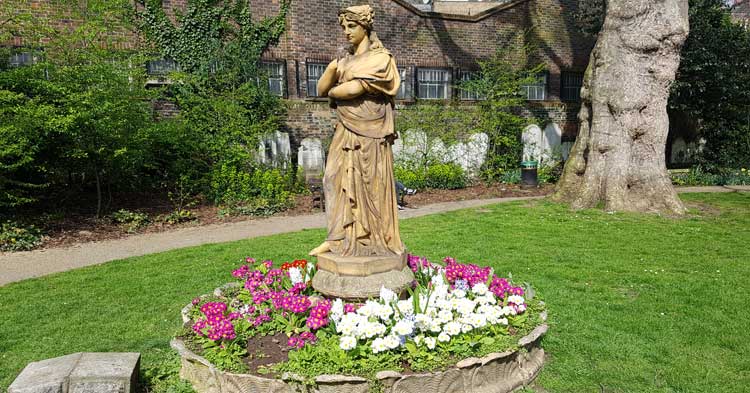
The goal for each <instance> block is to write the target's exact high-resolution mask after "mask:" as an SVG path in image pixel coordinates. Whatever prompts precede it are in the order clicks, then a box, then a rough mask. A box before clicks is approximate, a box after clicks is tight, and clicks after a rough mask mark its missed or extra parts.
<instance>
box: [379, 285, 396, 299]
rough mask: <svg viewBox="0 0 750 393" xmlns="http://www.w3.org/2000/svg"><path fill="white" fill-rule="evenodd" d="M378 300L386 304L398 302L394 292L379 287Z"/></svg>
mask: <svg viewBox="0 0 750 393" xmlns="http://www.w3.org/2000/svg"><path fill="white" fill-rule="evenodd" d="M380 300H382V301H384V302H386V303H391V302H395V301H396V300H398V295H396V292H393V291H391V290H390V289H388V288H386V287H385V286H381V287H380Z"/></svg>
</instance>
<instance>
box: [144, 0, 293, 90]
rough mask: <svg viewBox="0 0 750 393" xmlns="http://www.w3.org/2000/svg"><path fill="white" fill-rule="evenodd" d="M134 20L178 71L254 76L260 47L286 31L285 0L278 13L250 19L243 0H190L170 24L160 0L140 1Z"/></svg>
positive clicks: (250, 14) (267, 45)
mask: <svg viewBox="0 0 750 393" xmlns="http://www.w3.org/2000/svg"><path fill="white" fill-rule="evenodd" d="M141 5H142V6H143V7H142V9H141V10H140V11H139V12H138V13H137V24H138V27H139V29H140V30H141V31H142V32H143V33H144V34H145V35H146V37H147V38H148V39H149V40H150V41H151V42H153V43H154V44H155V45H156V46H157V47H158V48H159V50H160V51H161V53H162V54H163V55H164V56H166V57H169V58H171V59H173V60H175V61H176V62H177V63H178V64H179V65H180V67H181V69H182V70H183V71H186V72H190V73H206V72H208V73H210V74H212V75H216V74H217V72H216V71H217V70H220V71H221V72H219V73H218V74H219V75H223V76H225V77H226V76H232V77H235V78H237V79H239V80H241V81H249V80H251V79H253V78H255V76H256V73H257V65H258V61H259V60H260V57H261V55H262V54H263V51H265V50H266V49H267V48H268V47H269V46H270V45H273V44H275V43H277V42H278V40H279V38H280V37H281V35H282V34H283V33H284V31H285V29H286V16H287V13H288V11H289V5H290V0H282V1H281V3H280V9H279V13H278V14H277V15H276V16H274V17H271V18H264V19H262V20H261V21H258V22H254V21H253V18H252V13H251V11H250V8H249V5H248V2H247V1H243V0H192V1H189V2H188V5H187V9H186V10H185V12H184V13H181V14H178V15H177V17H176V22H177V23H176V24H175V23H173V22H172V20H171V19H170V18H169V16H168V15H167V14H166V13H165V12H164V9H163V7H162V0H141Z"/></svg>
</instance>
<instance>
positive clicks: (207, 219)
mask: <svg viewBox="0 0 750 393" xmlns="http://www.w3.org/2000/svg"><path fill="white" fill-rule="evenodd" d="M552 189H553V186H552V185H545V186H541V187H539V188H533V189H528V190H523V189H521V188H520V187H519V186H518V185H514V184H495V185H485V184H479V185H474V186H471V187H467V188H464V189H460V190H435V189H426V190H418V192H417V194H416V195H409V196H406V197H405V200H404V202H405V206H406V207H407V208H412V209H418V208H420V207H423V206H426V205H430V204H433V203H439V202H452V201H463V200H471V199H489V198H501V197H503V198H504V197H523V196H539V195H547V194H549V193H551V192H552ZM118 199H119V200H121V201H123V202H122V203H120V204H119V205H118V207H117V208H111V209H110V211H116V210H118V209H121V208H123V209H128V210H130V211H134V212H143V213H147V214H148V215H149V218H150V222H149V224H147V225H146V226H144V227H142V228H139V229H138V230H137V231H136V233H155V232H164V231H169V230H173V229H177V228H185V227H194V226H204V225H211V224H222V223H230V222H239V221H248V220H257V219H260V218H262V217H257V216H222V215H220V214H219V213H220V210H219V208H218V207H216V206H214V205H210V204H203V205H198V206H195V207H193V208H191V209H190V211H191V212H192V214H193V216H194V217H195V219H194V220H191V221H187V222H183V223H179V224H169V223H167V222H165V221H164V217H166V216H167V215H168V214H169V213H171V212H172V206H171V205H170V203H169V201H165V200H158V199H153V198H150V197H148V196H142V195H130V196H125V197H124V198H122V197H118ZM321 211H322V210H321V209H320V203H319V201H317V200H315V201H314V200H313V197H312V196H311V195H298V196H297V197H296V201H295V205H294V207H292V208H291V209H288V210H285V211H283V212H280V213H277V214H275V216H298V215H305V214H313V213H319V212H321ZM32 215H34V214H32ZM35 216H37V218H36V220H32V221H37V226H39V227H41V228H43V230H44V232H45V233H46V235H45V236H44V238H43V244H42V248H56V247H66V246H71V245H74V244H79V243H86V242H94V241H102V240H112V239H120V238H124V237H127V236H129V235H131V234H132V233H129V232H127V230H126V229H125V228H124V227H123V226H122V225H120V224H118V223H116V222H114V221H113V220H112V219H111V218H109V217H107V216H105V217H102V218H97V217H96V215H95V214H94V213H92V212H90V211H75V210H68V211H67V212H65V213H59V214H45V215H42V214H36V215H35Z"/></svg>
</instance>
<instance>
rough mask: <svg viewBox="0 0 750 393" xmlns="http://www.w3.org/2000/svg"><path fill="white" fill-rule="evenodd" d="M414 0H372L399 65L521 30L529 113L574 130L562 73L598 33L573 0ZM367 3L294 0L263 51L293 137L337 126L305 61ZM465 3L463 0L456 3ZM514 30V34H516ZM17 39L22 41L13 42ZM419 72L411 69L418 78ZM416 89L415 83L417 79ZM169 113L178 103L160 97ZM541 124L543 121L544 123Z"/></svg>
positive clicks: (129, 40) (326, 132)
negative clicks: (278, 68) (445, 8)
mask: <svg viewBox="0 0 750 393" xmlns="http://www.w3.org/2000/svg"><path fill="white" fill-rule="evenodd" d="M9 1H11V2H18V4H19V5H18V7H26V9H28V10H30V11H31V12H33V13H34V14H35V15H37V16H39V17H40V18H42V19H44V18H46V19H48V20H50V21H51V22H52V23H53V24H56V25H59V26H61V27H66V26H69V25H70V26H72V25H75V24H76V23H78V22H80V21H76V20H71V19H66V18H65V17H64V15H65V12H64V10H61V9H59V8H55V7H53V6H51V4H52V2H51V0H46V1H34V0H31V1H26V0H9ZM186 1H187V0H163V4H164V7H165V9H166V10H167V13H168V14H169V15H171V16H174V14H175V11H176V10H182V9H184V8H185V6H186ZM248 1H249V2H250V4H251V9H252V11H253V15H254V17H255V18H256V19H260V18H263V17H268V16H273V15H276V14H277V13H278V11H279V0H248ZM409 1H410V0H370V1H367V2H366V3H369V4H370V5H371V6H372V7H373V8H374V9H375V31H376V32H377V33H378V35H379V37H380V39H381V40H382V41H383V43H384V45H385V46H386V47H387V48H388V49H389V50H390V51H391V52H392V53H393V55H394V57H395V58H396V60H397V62H398V64H399V67H409V69H411V70H415V69H416V68H418V67H438V68H446V69H450V70H451V71H453V72H454V73H455V72H457V71H459V70H476V69H477V68H478V61H480V60H482V59H487V58H489V57H490V56H492V55H493V54H494V53H495V51H496V50H497V49H498V48H500V47H511V48H513V47H520V46H521V45H523V42H522V41H520V40H519V39H517V37H519V35H518V34H517V33H518V32H524V31H526V32H528V35H527V36H528V38H529V39H530V40H532V41H533V42H535V43H536V45H537V46H538V48H539V51H538V53H539V59H538V60H539V61H541V62H543V63H545V64H546V66H547V69H548V71H549V74H548V88H547V100H545V101H543V102H530V103H529V107H528V112H527V113H529V114H534V116H535V117H536V118H538V119H542V120H543V121H555V122H558V124H560V126H561V127H562V128H563V129H564V130H565V131H566V138H573V137H574V135H575V133H576V131H577V120H576V114H577V111H578V105H577V104H576V103H566V102H562V101H561V100H560V83H561V80H560V75H561V72H579V73H582V72H583V71H584V70H585V68H586V66H587V64H588V57H589V53H590V51H591V48H592V47H593V44H594V42H593V40H591V39H590V38H587V37H585V36H582V35H580V34H578V33H576V29H575V28H574V19H573V14H574V12H575V11H576V7H577V1H576V0H513V1H508V2H505V3H502V4H500V5H498V6H497V7H496V8H494V9H492V10H488V11H485V12H483V13H481V14H479V15H474V16H469V15H445V14H439V13H435V12H422V11H419V10H418V9H416V8H414V6H412V5H411V4H409ZM362 3H365V1H363V0H294V1H292V3H291V10H290V13H289V15H288V19H287V31H286V32H285V34H284V36H283V37H282V39H281V41H280V43H279V44H278V45H276V46H274V47H273V48H270V50H269V51H268V52H267V53H266V54H265V55H264V57H265V58H266V59H270V60H274V59H275V60H283V61H284V63H285V65H286V92H285V96H286V97H287V98H288V100H287V106H288V114H289V115H288V122H287V124H288V125H287V128H288V130H289V132H290V133H291V137H292V144H293V145H296V144H297V143H299V141H300V140H301V139H302V138H304V137H307V136H317V137H321V138H323V139H325V138H326V137H328V136H330V135H331V133H332V132H333V124H334V122H335V118H334V114H333V111H331V110H330V109H329V108H328V105H327V102H326V101H325V100H320V99H317V98H312V97H309V95H310V94H308V91H307V88H306V83H305V82H306V78H307V72H306V65H307V63H308V62H317V63H327V62H329V61H330V60H332V59H333V58H335V57H337V56H339V55H340V53H342V52H343V51H344V50H345V48H346V47H347V45H348V44H347V42H346V40H345V38H344V35H343V34H342V31H341V28H340V26H339V24H338V18H337V12H338V10H339V9H341V8H344V7H348V6H352V5H359V4H362ZM459 4H460V3H459ZM112 34H113V36H114V37H120V38H121V39H120V40H118V41H120V42H121V43H120V44H118V45H119V47H122V48H127V47H135V46H137V44H138V39H137V36H136V35H135V33H134V32H132V31H128V30H127V29H113V32H112ZM513 37H516V38H513ZM15 44H16V45H21V44H23V43H19V42H15ZM413 77H414V75H410V80H411V81H412V83H413ZM412 90H413V91H416V86H412ZM156 109H157V110H161V109H163V111H164V112H165V113H164V114H165V115H169V114H172V113H174V111H175V108H174V107H171V106H168V105H164V104H160V105H159V107H157V108H156ZM540 125H542V126H543V124H540Z"/></svg>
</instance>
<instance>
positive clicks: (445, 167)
mask: <svg viewBox="0 0 750 393" xmlns="http://www.w3.org/2000/svg"><path fill="white" fill-rule="evenodd" d="M394 173H395V176H396V180H398V181H400V182H401V183H403V184H404V186H406V188H413V189H417V190H419V189H423V188H438V189H446V190H455V189H458V188H466V185H467V184H468V179H467V177H466V173H465V172H464V170H463V168H461V166H460V165H458V164H454V163H448V164H432V165H429V166H427V167H426V168H416V169H411V168H409V167H405V166H396V167H395V169H394Z"/></svg>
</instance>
